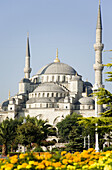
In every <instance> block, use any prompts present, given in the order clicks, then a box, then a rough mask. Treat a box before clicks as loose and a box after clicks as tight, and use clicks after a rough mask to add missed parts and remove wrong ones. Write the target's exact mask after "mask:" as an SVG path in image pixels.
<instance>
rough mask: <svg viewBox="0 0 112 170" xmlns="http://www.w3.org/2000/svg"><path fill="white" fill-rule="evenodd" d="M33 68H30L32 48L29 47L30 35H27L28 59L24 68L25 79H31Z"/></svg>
mask: <svg viewBox="0 0 112 170" xmlns="http://www.w3.org/2000/svg"><path fill="white" fill-rule="evenodd" d="M31 70H32V69H31V68H30V47H29V34H27V45H26V58H25V68H24V73H25V78H27V79H28V78H30V73H31Z"/></svg>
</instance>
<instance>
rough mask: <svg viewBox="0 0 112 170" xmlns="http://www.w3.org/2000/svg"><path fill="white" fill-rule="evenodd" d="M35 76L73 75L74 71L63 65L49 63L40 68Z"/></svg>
mask: <svg viewBox="0 0 112 170" xmlns="http://www.w3.org/2000/svg"><path fill="white" fill-rule="evenodd" d="M37 74H65V75H74V74H76V71H75V70H74V69H73V68H72V67H71V66H69V65H67V64H64V63H60V62H58V63H55V62H54V63H50V64H48V65H46V66H44V67H42V68H41V69H40V70H39V71H38V72H37Z"/></svg>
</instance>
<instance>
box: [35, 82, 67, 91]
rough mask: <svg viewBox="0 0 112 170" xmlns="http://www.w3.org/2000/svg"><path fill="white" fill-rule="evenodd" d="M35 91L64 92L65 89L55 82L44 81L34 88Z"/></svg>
mask: <svg viewBox="0 0 112 170" xmlns="http://www.w3.org/2000/svg"><path fill="white" fill-rule="evenodd" d="M35 92H64V90H63V89H62V87H60V86H59V85H57V84H55V83H42V84H40V85H39V86H38V87H37V88H36V89H35V90H34V93H35Z"/></svg>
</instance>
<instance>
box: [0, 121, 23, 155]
mask: <svg viewBox="0 0 112 170" xmlns="http://www.w3.org/2000/svg"><path fill="white" fill-rule="evenodd" d="M19 123H21V122H19V121H18V120H17V119H15V120H13V119H10V120H9V119H6V120H4V121H3V122H2V123H1V124H0V141H1V143H2V144H3V145H2V155H7V152H8V150H7V149H8V145H12V144H13V141H14V139H15V137H16V128H17V126H18V124H19Z"/></svg>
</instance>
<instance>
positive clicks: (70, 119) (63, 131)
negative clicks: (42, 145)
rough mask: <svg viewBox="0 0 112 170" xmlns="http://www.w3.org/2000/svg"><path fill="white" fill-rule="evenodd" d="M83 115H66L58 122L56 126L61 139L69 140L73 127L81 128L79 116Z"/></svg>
mask: <svg viewBox="0 0 112 170" xmlns="http://www.w3.org/2000/svg"><path fill="white" fill-rule="evenodd" d="M81 117H82V116H81V115H79V114H77V113H73V114H72V115H68V116H66V117H65V119H63V120H62V121H61V122H59V123H57V125H56V126H57V128H58V136H59V137H60V139H61V141H63V142H68V141H69V133H70V131H71V130H72V128H73V127H75V128H81V127H80V126H79V124H78V118H81Z"/></svg>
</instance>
